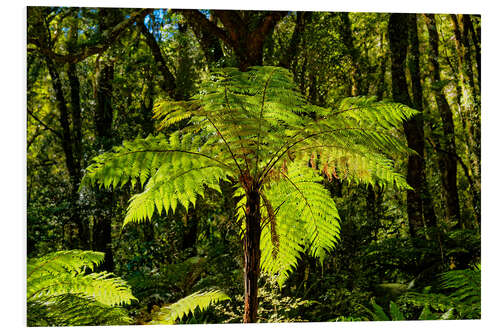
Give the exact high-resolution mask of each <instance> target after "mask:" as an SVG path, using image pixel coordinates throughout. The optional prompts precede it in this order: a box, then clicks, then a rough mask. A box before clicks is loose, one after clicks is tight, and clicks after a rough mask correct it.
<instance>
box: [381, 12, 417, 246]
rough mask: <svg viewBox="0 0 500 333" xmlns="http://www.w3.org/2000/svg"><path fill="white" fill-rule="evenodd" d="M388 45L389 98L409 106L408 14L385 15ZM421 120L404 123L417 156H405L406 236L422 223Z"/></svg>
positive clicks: (411, 233)
mask: <svg viewBox="0 0 500 333" xmlns="http://www.w3.org/2000/svg"><path fill="white" fill-rule="evenodd" d="M388 29H389V46H390V49H391V61H392V64H391V73H392V98H393V99H394V101H395V102H399V103H403V104H406V105H409V106H411V105H412V104H411V100H410V95H409V94H408V84H407V82H406V75H405V61H406V50H407V48H408V15H407V14H391V16H390V17H389V28H388ZM420 122H421V119H419V118H418V117H416V118H415V117H414V118H412V119H410V120H409V121H406V122H405V123H404V130H405V135H406V140H407V142H408V147H410V148H411V149H413V150H415V151H416V152H417V154H418V155H416V154H411V155H410V156H409V157H408V172H407V182H408V184H409V185H410V186H411V187H412V188H413V190H408V191H407V192H406V195H407V197H406V200H407V212H408V222H409V225H410V235H411V236H413V237H414V236H416V233H417V230H419V229H421V228H422V227H423V226H424V220H423V203H422V192H423V184H422V181H421V180H422V174H423V165H422V156H423V145H424V142H423V133H422V131H421V128H422V127H421V125H420Z"/></svg>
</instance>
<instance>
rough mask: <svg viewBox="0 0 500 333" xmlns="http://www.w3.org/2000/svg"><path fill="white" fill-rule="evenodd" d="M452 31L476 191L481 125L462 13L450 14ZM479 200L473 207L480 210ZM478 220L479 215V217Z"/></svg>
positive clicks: (478, 182)
mask: <svg viewBox="0 0 500 333" xmlns="http://www.w3.org/2000/svg"><path fill="white" fill-rule="evenodd" d="M451 20H452V23H453V31H454V34H455V46H456V50H457V56H458V57H457V58H458V72H459V77H460V79H459V82H460V92H461V94H460V97H461V99H460V106H461V109H462V111H463V119H464V125H465V130H466V137H467V144H468V153H469V156H468V159H469V162H470V165H471V167H470V169H471V171H472V173H473V179H474V183H475V188H476V191H477V192H480V189H481V126H480V119H481V115H480V108H479V95H478V94H477V91H476V89H475V85H474V77H473V75H474V73H473V70H472V61H471V50H470V44H469V29H466V25H465V23H464V15H451ZM480 205H481V203H480V202H479V203H478V204H477V205H476V207H475V208H474V209H475V211H476V212H479V211H480ZM479 221H480V217H479Z"/></svg>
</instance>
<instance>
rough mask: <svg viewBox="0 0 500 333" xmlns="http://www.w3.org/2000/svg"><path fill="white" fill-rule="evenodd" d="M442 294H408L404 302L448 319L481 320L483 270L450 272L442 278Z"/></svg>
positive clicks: (442, 275)
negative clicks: (443, 314)
mask: <svg viewBox="0 0 500 333" xmlns="http://www.w3.org/2000/svg"><path fill="white" fill-rule="evenodd" d="M440 282H441V288H442V289H444V290H447V291H448V294H447V295H446V294H442V293H408V294H407V295H405V296H404V297H403V300H404V301H405V302H407V303H409V304H413V305H416V306H424V307H429V308H432V309H434V310H436V311H440V312H443V313H445V314H446V317H447V319H479V318H481V270H480V269H474V270H471V269H466V270H454V271H448V272H445V273H443V274H441V276H440Z"/></svg>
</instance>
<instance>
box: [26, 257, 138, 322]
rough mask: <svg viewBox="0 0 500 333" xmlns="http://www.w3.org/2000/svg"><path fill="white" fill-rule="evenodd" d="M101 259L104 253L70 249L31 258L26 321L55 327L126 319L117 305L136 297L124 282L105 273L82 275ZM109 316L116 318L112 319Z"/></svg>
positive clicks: (28, 271) (124, 320) (123, 320)
mask: <svg viewBox="0 0 500 333" xmlns="http://www.w3.org/2000/svg"><path fill="white" fill-rule="evenodd" d="M103 258H104V253H100V252H91V251H81V250H72V251H60V252H55V253H50V254H48V255H46V256H44V257H41V258H38V259H30V260H29V261H28V269H27V273H28V274H27V277H28V278H27V295H26V296H27V303H28V321H29V322H31V323H39V324H40V323H43V322H44V321H45V322H46V323H47V324H50V323H54V325H57V326H62V325H66V324H68V323H70V324H71V323H79V324H84V323H87V322H88V320H89V319H90V318H91V317H94V319H95V320H96V321H98V320H101V321H102V322H103V323H108V324H120V323H126V322H129V319H127V318H128V317H127V316H126V313H125V312H124V311H122V310H120V309H118V308H116V306H119V305H124V304H130V303H131V301H132V300H135V299H136V298H135V297H134V296H133V295H132V292H131V289H130V287H129V286H128V285H127V283H126V282H125V281H124V280H122V279H121V278H119V277H115V276H113V275H112V274H111V273H107V272H100V273H91V274H85V271H86V270H87V269H89V270H93V269H94V268H95V267H96V266H97V265H98V264H100V263H101V262H102V260H103ZM82 304H85V306H82ZM76 314H78V315H76ZM73 317H76V318H73ZM44 318H45V319H44ZM71 318H73V319H71ZM112 318H114V319H116V320H117V321H116V322H112V321H111V319H112ZM34 325H35V324H34Z"/></svg>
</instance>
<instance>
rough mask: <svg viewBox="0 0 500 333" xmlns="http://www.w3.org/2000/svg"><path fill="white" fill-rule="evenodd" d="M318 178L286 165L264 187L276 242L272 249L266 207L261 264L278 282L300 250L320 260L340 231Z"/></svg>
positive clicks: (283, 279) (302, 168)
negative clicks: (272, 181)
mask: <svg viewBox="0 0 500 333" xmlns="http://www.w3.org/2000/svg"><path fill="white" fill-rule="evenodd" d="M321 181H322V177H320V176H318V175H317V174H315V172H314V170H312V169H311V168H307V167H301V166H300V165H299V164H298V163H294V164H292V165H290V167H289V168H288V174H287V175H286V176H285V175H283V177H282V178H281V179H280V180H279V181H277V182H275V183H272V184H270V186H269V187H268V188H266V189H265V192H264V193H265V195H266V196H267V198H268V200H269V202H270V205H271V206H272V207H274V218H275V221H276V222H275V229H276V230H275V232H276V234H277V238H278V239H279V240H280V241H279V248H278V249H276V247H275V245H274V244H275V242H274V241H273V238H275V237H273V230H272V225H271V224H270V223H266V222H267V220H268V217H269V213H268V209H264V210H263V211H262V215H263V221H264V223H263V227H262V234H261V250H262V258H261V267H262V269H263V270H264V271H266V272H268V273H270V274H278V283H279V284H280V285H282V284H283V283H284V281H285V280H286V278H287V277H288V275H289V273H290V271H291V270H292V268H293V267H295V266H296V264H297V259H298V257H299V255H300V253H301V252H305V251H307V252H308V253H309V254H310V255H312V256H313V257H316V258H318V259H319V260H320V262H322V261H323V259H324V258H325V256H326V254H327V252H328V251H330V250H332V249H333V248H334V247H335V244H336V242H337V240H338V238H339V232H340V223H339V222H340V217H339V215H338V212H337V208H336V206H335V202H334V201H333V200H332V198H331V195H330V193H329V192H328V190H326V189H325V188H324V187H323V186H322V185H321V184H320V183H319V182H321Z"/></svg>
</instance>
